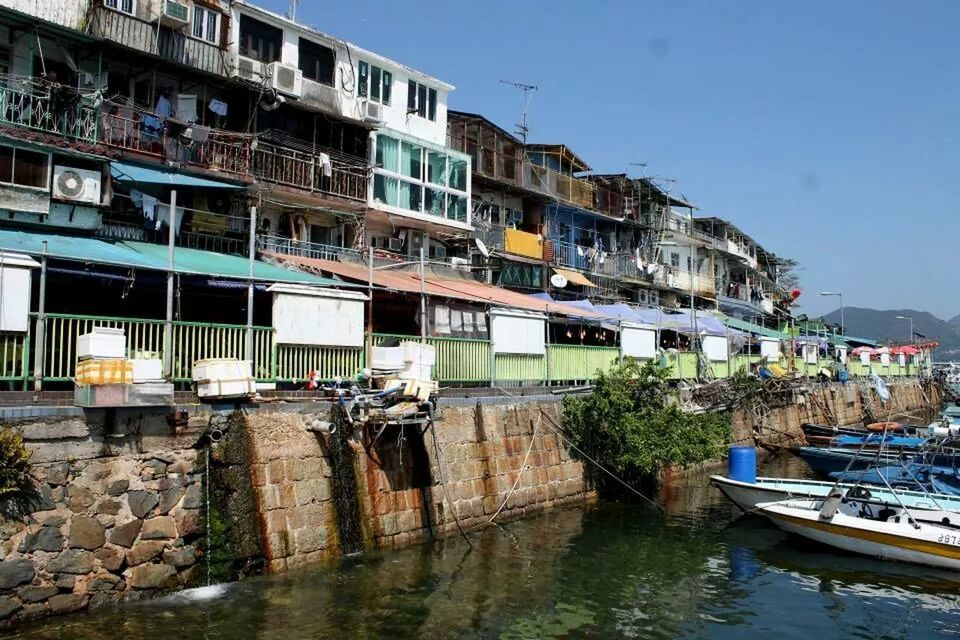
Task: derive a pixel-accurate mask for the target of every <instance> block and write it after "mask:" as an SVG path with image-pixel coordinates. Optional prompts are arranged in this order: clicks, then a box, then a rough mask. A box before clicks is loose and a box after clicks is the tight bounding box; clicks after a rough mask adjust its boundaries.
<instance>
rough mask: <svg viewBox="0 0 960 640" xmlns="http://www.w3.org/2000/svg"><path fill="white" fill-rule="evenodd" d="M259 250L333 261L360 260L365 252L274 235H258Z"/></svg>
mask: <svg viewBox="0 0 960 640" xmlns="http://www.w3.org/2000/svg"><path fill="white" fill-rule="evenodd" d="M257 251H269V252H271V253H279V254H282V255H285V256H299V257H301V258H312V259H314V260H331V261H333V262H344V261H354V262H360V261H362V260H363V254H362V253H361V252H360V251H357V250H356V249H347V248H346V247H334V246H331V245H327V244H319V243H317V242H305V241H302V240H293V239H291V238H284V237H282V236H273V235H264V236H258V237H257ZM345 259H346V260H345Z"/></svg>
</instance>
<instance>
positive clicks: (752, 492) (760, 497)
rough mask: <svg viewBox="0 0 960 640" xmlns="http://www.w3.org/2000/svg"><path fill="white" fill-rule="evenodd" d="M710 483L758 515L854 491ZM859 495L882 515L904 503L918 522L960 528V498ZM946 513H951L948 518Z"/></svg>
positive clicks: (715, 479) (869, 490)
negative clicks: (762, 508)
mask: <svg viewBox="0 0 960 640" xmlns="http://www.w3.org/2000/svg"><path fill="white" fill-rule="evenodd" d="M710 483H711V484H713V486H715V487H717V488H718V489H720V491H721V492H723V495H725V496H726V497H727V498H728V499H729V500H730V501H731V502H733V503H734V504H735V505H737V506H738V507H740V508H741V509H743V510H744V511H746V512H754V511H755V510H756V509H757V507H758V505H760V504H763V503H770V502H783V501H785V500H790V499H821V500H822V499H823V498H826V497H827V496H828V495H829V494H830V490H831V489H833V488H834V487H838V488H839V489H840V490H841V491H844V492H846V491H849V490H850V489H853V488H854V485H852V484H844V483H841V484H837V483H835V482H826V481H821V480H799V479H793V478H757V481H756V482H755V483H749V482H741V481H739V480H733V479H731V478H727V477H726V476H710ZM855 495H856V499H857V500H860V501H861V502H864V503H866V504H868V505H869V507H870V509H871V510H872V511H875V512H878V513H879V512H880V510H882V509H884V508H899V507H900V503H901V502H902V503H903V504H904V505H905V506H906V507H907V508H909V509H911V510H912V511H913V512H914V517H915V518H916V519H917V520H921V521H936V522H942V520H943V518H946V519H947V522H948V523H950V524H953V523H955V524H957V525H960V496H950V495H944V494H940V493H925V492H923V491H910V490H905V489H903V490H902V489H897V491H896V492H893V491H891V490H890V489H888V488H886V487H878V486H869V487H865V486H863V485H860V486H859V487H857V488H856V490H855ZM851 497H852V496H851ZM898 498H899V501H898ZM943 512H947V513H946V514H945V515H944V513H943ZM934 519H935V520H934Z"/></svg>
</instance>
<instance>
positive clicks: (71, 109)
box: [0, 85, 97, 142]
mask: <svg viewBox="0 0 960 640" xmlns="http://www.w3.org/2000/svg"><path fill="white" fill-rule="evenodd" d="M0 124H7V125H12V126H15V127H23V128H25V129H32V130H34V131H41V132H43V133H50V134H54V135H57V136H63V137H65V138H71V139H74V140H80V141H83V142H96V140H97V110H96V109H95V108H94V107H93V106H92V105H91V104H89V103H87V102H86V101H85V100H84V99H83V98H81V97H80V96H79V95H78V94H77V93H76V92H74V91H72V90H70V89H61V88H59V87H51V88H50V89H49V90H48V91H44V90H37V89H33V88H27V87H26V86H15V85H7V86H0Z"/></svg>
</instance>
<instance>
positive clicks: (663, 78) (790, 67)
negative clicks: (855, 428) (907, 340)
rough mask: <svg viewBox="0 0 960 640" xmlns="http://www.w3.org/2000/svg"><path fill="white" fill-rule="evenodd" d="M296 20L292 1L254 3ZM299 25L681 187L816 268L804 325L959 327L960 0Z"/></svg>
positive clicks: (432, 6) (322, 15)
mask: <svg viewBox="0 0 960 640" xmlns="http://www.w3.org/2000/svg"><path fill="white" fill-rule="evenodd" d="M255 1H256V2H258V3H263V4H264V5H265V6H267V7H268V8H271V9H273V10H275V11H278V12H281V13H285V12H286V11H287V8H288V6H289V3H288V2H287V1H286V0H255ZM297 18H298V20H299V21H301V22H303V23H305V24H308V25H310V26H312V27H315V28H317V29H319V30H321V31H324V32H326V33H328V34H331V35H334V36H336V37H338V38H342V39H344V40H349V41H352V42H354V43H356V44H358V45H360V46H362V47H364V48H367V49H370V50H372V51H375V52H377V53H380V54H382V55H385V56H387V57H389V58H391V59H393V60H396V61H398V62H401V63H404V64H407V65H409V66H412V67H414V68H416V69H419V70H421V71H424V72H426V73H428V74H430V75H433V76H434V77H437V78H440V79H442V80H444V81H447V82H450V83H451V84H453V85H455V86H456V90H455V91H454V92H453V93H451V95H450V99H449V105H450V107H451V108H452V109H460V110H464V111H471V112H477V113H481V114H483V115H485V116H486V117H488V118H489V119H491V120H492V121H494V122H496V123H498V124H500V125H501V126H503V127H504V128H506V129H512V128H513V127H512V125H513V123H515V122H518V120H519V117H520V113H521V110H522V107H523V99H522V93H521V92H520V91H519V90H517V89H515V88H512V87H509V86H507V85H504V84H502V83H500V80H513V81H519V82H524V83H528V84H534V85H537V86H538V90H537V91H536V92H535V93H534V94H533V98H532V101H531V104H530V111H529V120H530V129H531V133H530V140H531V142H546V143H563V144H566V145H568V146H570V147H571V148H573V149H574V150H575V151H576V152H577V154H579V155H580V156H581V157H582V158H584V159H585V160H586V161H587V162H588V163H589V164H590V165H591V166H592V167H593V169H594V170H595V171H598V172H622V171H625V170H627V169H630V170H631V173H633V174H634V175H638V173H637V172H638V171H640V169H639V168H638V167H636V166H632V163H646V164H647V167H646V169H645V170H643V171H644V172H645V175H650V176H657V177H663V178H675V179H676V180H677V182H676V184H675V187H674V192H675V193H681V194H683V195H684V196H685V197H686V198H687V199H689V200H691V201H693V202H694V203H696V204H697V205H698V206H699V208H700V210H699V211H698V212H697V215H708V216H719V217H723V218H727V219H729V220H731V221H733V222H734V223H735V224H736V225H737V226H739V227H740V228H741V229H743V230H744V231H745V232H746V233H748V234H749V235H751V236H752V237H754V239H756V240H757V241H758V242H760V244H762V245H763V246H764V247H765V248H767V249H768V250H771V251H773V252H774V253H776V254H778V255H782V256H786V257H791V258H794V259H796V260H798V261H799V263H800V270H799V276H800V278H801V283H802V289H803V291H804V293H803V295H802V296H801V298H800V303H801V306H800V308H799V309H798V313H807V314H808V315H810V316H811V317H813V316H815V315H820V314H822V313H826V312H829V311H831V310H833V309H834V308H836V306H837V298H824V297H821V296H819V295H818V294H819V292H820V291H824V290H830V291H840V292H842V293H843V294H844V297H843V301H844V304H845V305H846V306H863V307H875V308H880V309H901V308H914V309H920V310H925V311H930V312H932V313H934V314H935V315H938V316H940V317H942V318H944V319H947V318H950V317H952V316H953V315H956V314H958V313H960V300H958V299H957V296H956V295H955V294H954V290H953V286H955V276H956V272H953V271H951V268H950V267H949V264H951V263H952V262H953V261H954V258H953V256H954V253H955V251H956V250H957V247H958V240H960V218H958V216H957V215H956V206H957V205H956V203H957V202H958V201H960V198H958V195H960V180H958V179H957V169H958V167H960V163H958V160H960V157H958V156H960V149H958V146H957V142H958V139H960V117H958V116H960V113H958V112H960V83H958V82H957V67H958V61H960V38H957V37H956V26H957V25H958V24H960V2H956V1H955V0H944V1H939V0H925V1H924V2H920V3H912V2H905V1H903V0H897V1H886V0H845V1H844V2H835V1H829V0H805V1H803V2H769V1H768V0H723V1H721V2H718V1H715V0H663V1H660V0H657V1H641V0H636V1H631V2H612V1H607V0H594V1H592V2H579V1H573V0H567V1H566V2H563V1H561V2H546V1H540V0H528V1H523V2H516V1H510V0H485V1H484V2H471V3H463V2H449V1H446V0H424V1H422V2H416V1H413V0H407V1H405V2H395V1H393V2H390V1H379V0H327V1H325V2H322V3H321V2H302V3H301V6H300V9H299V12H298V15H297Z"/></svg>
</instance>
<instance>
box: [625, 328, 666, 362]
mask: <svg viewBox="0 0 960 640" xmlns="http://www.w3.org/2000/svg"><path fill="white" fill-rule="evenodd" d="M620 348H621V349H622V350H623V355H624V356H628V357H631V358H653V357H655V356H656V355H657V331H656V329H654V328H652V327H650V328H646V327H639V326H629V325H623V326H621V327H620Z"/></svg>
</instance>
